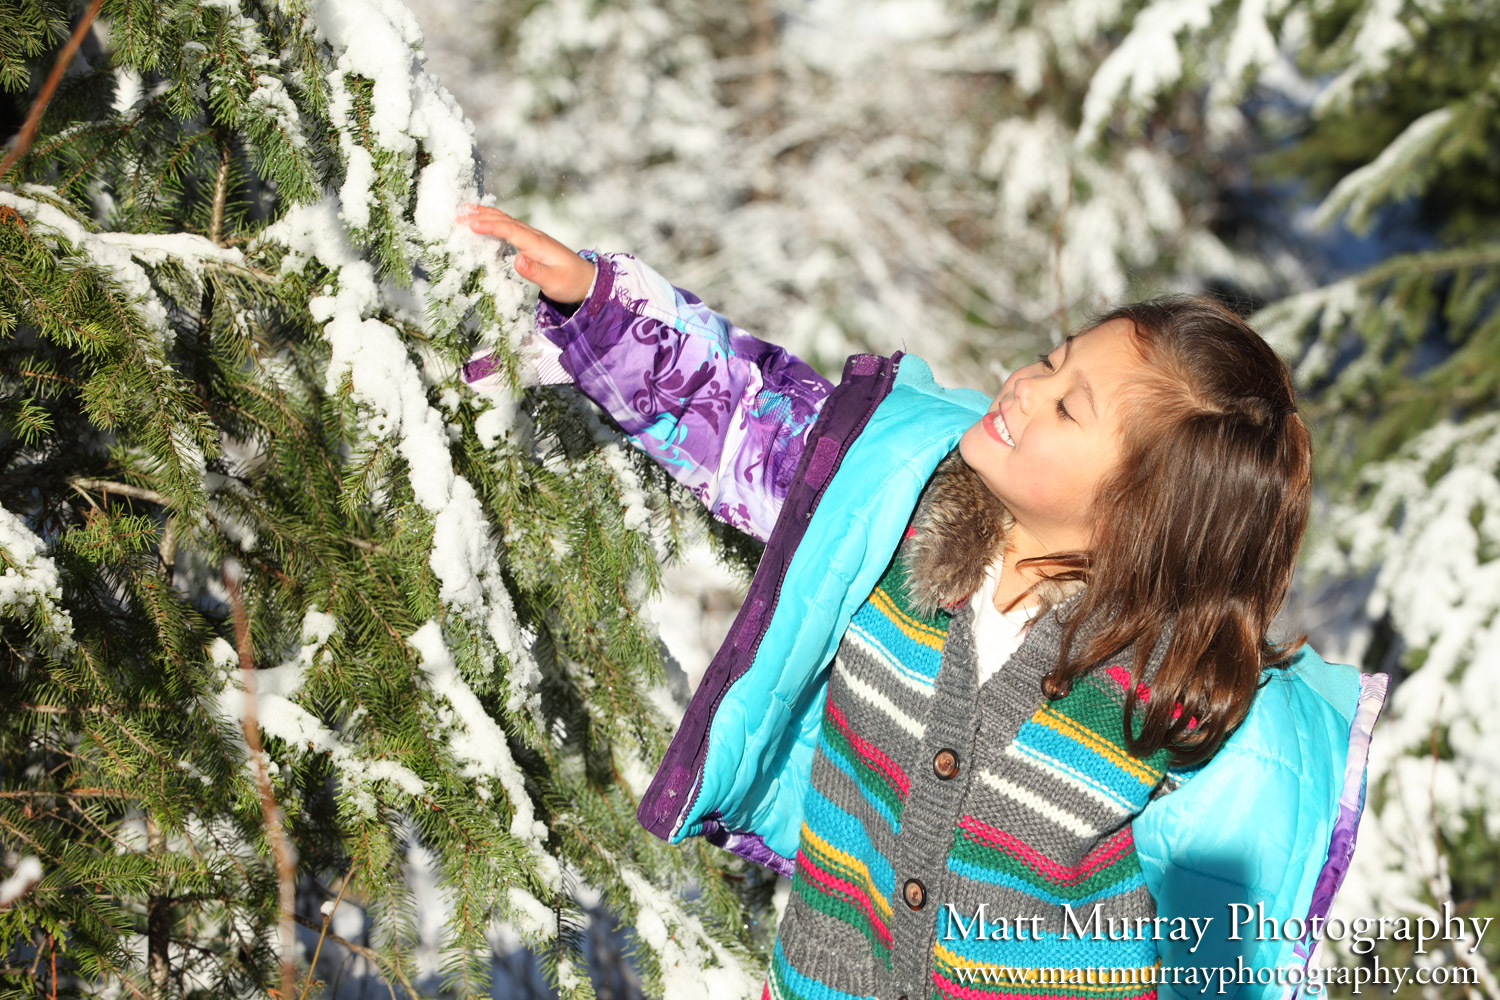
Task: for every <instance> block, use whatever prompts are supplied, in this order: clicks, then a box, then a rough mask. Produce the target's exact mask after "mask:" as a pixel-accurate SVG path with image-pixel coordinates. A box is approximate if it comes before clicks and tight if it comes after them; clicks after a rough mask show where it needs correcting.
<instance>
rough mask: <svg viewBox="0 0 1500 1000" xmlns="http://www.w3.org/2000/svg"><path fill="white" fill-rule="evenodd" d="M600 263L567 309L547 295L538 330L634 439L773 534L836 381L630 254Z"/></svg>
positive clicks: (724, 509) (727, 510) (762, 533)
mask: <svg viewBox="0 0 1500 1000" xmlns="http://www.w3.org/2000/svg"><path fill="white" fill-rule="evenodd" d="M591 256H592V255H591ZM594 263H595V265H596V266H597V268H598V272H597V274H596V275H595V278H594V286H593V288H592V289H591V291H590V293H589V297H588V298H587V299H585V300H584V301H583V303H582V304H581V305H579V306H578V307H577V308H576V309H574V310H573V312H572V314H571V315H567V314H565V313H564V312H563V311H562V310H560V309H559V308H558V307H557V306H556V305H554V304H552V303H550V302H548V301H547V300H546V299H543V300H542V301H541V302H539V303H538V304H537V316H536V327H537V331H538V332H539V333H541V334H542V335H543V336H545V337H546V338H547V339H548V340H550V341H551V342H552V343H553V344H555V345H557V347H558V348H560V349H561V355H560V357H559V358H558V360H559V361H560V362H561V365H562V368H563V369H564V370H565V371H566V372H567V373H568V374H569V375H571V376H572V378H573V380H574V381H575V382H576V383H577V384H578V387H579V388H580V389H582V390H583V392H584V393H585V394H586V395H587V396H588V397H589V398H590V399H592V400H594V402H596V403H598V404H599V405H600V406H601V407H603V408H604V409H605V410H606V411H607V412H608V413H609V415H610V416H611V417H613V418H614V419H615V421H616V422H617V423H618V424H619V425H620V426H621V427H622V428H624V430H625V432H626V433H627V434H629V435H630V440H631V442H632V443H634V444H635V445H636V446H637V447H639V448H640V449H641V450H642V451H644V452H645V453H646V454H648V455H650V456H651V457H652V458H653V459H654V460H655V461H656V462H658V463H659V464H661V465H662V466H663V467H664V468H665V469H666V470H667V471H668V472H669V473H670V474H671V475H672V477H673V478H674V479H676V480H677V481H678V482H680V483H682V484H683V485H685V486H687V487H688V488H689V489H690V490H692V491H693V493H694V495H695V496H697V497H698V499H699V500H701V501H702V502H703V504H704V505H705V506H707V507H708V509H709V511H710V512H711V513H712V514H713V515H714V516H715V517H717V518H719V519H720V520H723V521H727V522H728V523H730V524H732V525H734V526H735V527H737V528H740V529H741V530H743V531H746V532H748V533H750V534H752V535H754V536H756V537H757V538H760V539H762V540H764V539H766V538H767V537H769V535H770V534H771V528H772V527H773V526H774V525H775V523H776V517H777V515H778V514H779V513H780V512H781V504H782V501H783V500H784V499H785V498H786V492H787V487H788V486H789V485H790V484H791V478H792V475H793V473H794V472H795V471H796V468H797V461H798V459H799V458H801V456H802V447H803V443H804V441H805V439H806V436H807V431H808V428H810V427H811V426H812V423H813V421H814V420H815V419H816V418H817V415H818V409H819V407H821V406H822V404H823V400H824V399H825V398H826V397H827V396H828V393H829V392H830V391H831V390H832V388H833V386H832V385H831V384H830V383H829V381H828V380H827V379H825V378H823V376H821V375H819V374H818V373H817V372H816V371H814V370H813V369H812V368H811V367H809V366H808V365H807V364H806V363H805V362H803V361H802V360H800V359H799V358H797V357H794V356H793V355H791V354H789V353H787V352H786V351H785V350H783V349H782V348H780V347H777V346H775V345H773V344H768V343H766V342H765V341H762V340H757V339H756V338H754V337H752V336H750V335H749V334H747V333H745V332H744V331H743V330H741V329H739V328H738V327H736V326H734V325H733V324H732V323H730V322H729V321H728V320H726V319H725V318H724V317H723V316H720V315H719V314H718V313H716V312H714V311H713V310H711V309H709V308H708V307H707V306H705V305H704V304H703V303H702V302H701V301H700V300H699V299H698V297H697V296H695V295H692V294H691V293H689V292H684V291H682V290H681V289H678V288H674V287H673V286H672V284H671V283H670V282H668V281H667V280H666V279H665V278H663V277H662V276H661V275H660V274H658V273H657V272H655V271H654V270H652V269H651V268H649V267H647V266H646V265H644V264H642V263H641V262H640V261H638V260H636V259H635V258H634V257H631V256H629V255H627V254H599V255H597V256H595V257H594Z"/></svg>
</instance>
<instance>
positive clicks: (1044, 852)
mask: <svg viewBox="0 0 1500 1000" xmlns="http://www.w3.org/2000/svg"><path fill="white" fill-rule="evenodd" d="M905 584H906V573H905V569H904V566H903V562H902V558H901V556H900V555H899V554H898V555H897V557H896V558H895V559H893V560H892V562H891V565H890V567H889V568H888V569H887V570H886V572H885V575H884V576H883V577H882V579H881V581H880V583H879V585H878V586H877V587H876V588H875V590H874V592H873V593H872V594H871V595H870V597H869V599H868V600H867V601H866V602H865V603H864V604H863V606H861V607H860V608H859V610H858V611H857V612H856V613H855V615H854V618H853V620H852V621H851V623H850V625H849V628H848V630H847V632H846V633H845V637H844V640H843V642H842V644H841V645H840V647H839V651H838V655H837V656H836V657H835V660H834V667H833V671H832V676H831V679H830V682H829V687H828V695H827V701H826V704H825V708H824V712H823V718H822V729H821V733H820V738H819V741H818V747H817V751H816V755H815V757H814V759H813V764H812V790H811V792H810V793H809V795H808V798H807V802H806V809H805V813H804V821H803V825H802V834H801V840H800V843H799V845H798V849H797V856H796V871H795V874H794V876H793V880H792V897H791V900H790V902H789V904H788V907H787V911H786V914H785V916H784V918H783V920H782V924H781V928H780V930H779V933H778V940H777V944H776V950H775V954H774V958H773V961H772V966H771V970H770V976H769V981H768V983H767V986H766V995H767V996H769V997H774V998H783V997H784V998H794V997H798V998H801V997H805V998H810V1000H811V998H817V1000H822V998H842V997H847V996H861V997H863V996H877V997H897V996H909V997H917V996H923V997H925V996H928V995H929V994H930V995H932V996H938V997H954V998H974V997H989V996H997V997H998V996H1011V997H1016V996H1027V997H1043V996H1045V997H1080V998H1082V997H1090V998H1096V1000H1110V998H1121V1000H1123V998H1135V997H1146V996H1154V995H1155V990H1154V988H1153V987H1152V985H1151V982H1152V970H1153V967H1154V966H1155V964H1156V961H1157V958H1156V946H1155V944H1154V942H1153V940H1152V936H1151V934H1150V931H1149V930H1147V931H1146V933H1145V934H1144V935H1142V936H1139V937H1127V936H1122V937H1120V938H1118V939H1115V940H1110V939H1109V938H1108V937H1107V935H1102V934H1101V939H1096V938H1095V935H1094V933H1093V932H1094V931H1095V930H1100V931H1103V930H1105V929H1108V928H1112V927H1113V928H1122V929H1123V928H1129V929H1134V930H1139V929H1140V928H1142V927H1146V928H1149V927H1150V924H1149V923H1145V924H1143V923H1140V922H1138V921H1141V920H1142V919H1144V920H1146V921H1149V920H1150V918H1152V917H1153V916H1154V915H1155V909H1154V906H1153V904H1152V900H1151V896H1150V894H1149V893H1148V892H1147V890H1146V887H1145V884H1144V882H1143V880H1142V875H1141V868H1140V865H1139V863H1138V862H1137V859H1136V855H1135V851H1134V848H1133V845H1132V841H1131V830H1130V819H1131V817H1132V816H1134V815H1135V814H1136V813H1138V812H1139V811H1140V809H1141V808H1142V807H1143V806H1144V805H1145V803H1146V801H1147V799H1148V798H1150V797H1151V796H1152V795H1153V794H1158V793H1160V792H1161V791H1163V790H1164V789H1165V788H1166V787H1168V785H1169V783H1170V779H1168V778H1167V757H1168V755H1167V753H1166V752H1165V751H1159V752H1157V753H1155V754H1152V755H1151V756H1150V757H1147V758H1145V759H1141V758H1137V757H1134V756H1132V755H1131V754H1130V753H1129V752H1128V751H1127V750H1126V749H1125V748H1124V740H1125V734H1124V728H1123V713H1124V701H1125V698H1124V694H1125V685H1126V684H1127V683H1129V678H1130V669H1129V660H1128V659H1123V660H1121V661H1119V662H1118V663H1115V664H1111V665H1109V666H1108V667H1106V668H1104V669H1102V670H1099V671H1096V672H1095V673H1093V674H1091V675H1089V676H1087V677H1085V678H1083V679H1082V680H1080V681H1079V682H1078V683H1076V684H1075V685H1074V687H1073V690H1072V692H1071V693H1070V694H1068V695H1067V696H1066V697H1063V698H1059V699H1056V700H1053V701H1047V700H1045V699H1044V698H1043V697H1042V695H1041V678H1042V676H1043V675H1044V674H1045V673H1047V672H1048V671H1049V670H1050V669H1051V668H1052V666H1053V665H1054V664H1055V663H1056V656H1057V648H1058V641H1059V635H1060V629H1059V626H1058V619H1057V614H1056V613H1054V614H1052V615H1049V616H1047V617H1046V618H1044V619H1043V620H1042V621H1040V622H1038V623H1037V624H1036V625H1035V626H1034V627H1033V628H1032V629H1031V631H1030V633H1029V634H1028V635H1027V637H1026V639H1025V641H1024V642H1023V644H1022V645H1021V647H1020V649H1018V650H1017V651H1016V653H1015V654H1014V655H1013V656H1012V657H1011V658H1010V660H1009V662H1007V663H1006V664H1005V665H1004V666H1003V667H1002V668H1001V670H1000V671H999V673H997V674H996V675H994V676H993V677H991V678H990V679H989V680H988V681H986V682H985V684H984V685H983V686H982V687H979V688H978V689H976V677H977V674H976V668H975V659H976V651H975V650H974V648H973V644H972V641H971V623H972V611H971V610H970V609H968V608H965V609H964V610H962V611H960V612H959V613H958V614H957V615H956V616H953V617H951V618H950V616H948V615H947V614H945V613H942V612H939V613H938V614H937V615H936V616H934V617H932V618H926V619H923V618H920V617H918V616H917V615H916V613H915V612H914V610H913V607H912V604H913V602H912V601H910V600H909V599H908V596H907V593H906V585H905ZM1096 907H1097V912H1096ZM1080 930H1082V931H1083V932H1084V933H1083V934H1082V935H1080V933H1079V931H1080ZM1101 968H1107V969H1109V970H1114V971H1113V973H1112V976H1105V977H1101V976H1100V975H1099V974H1098V971H1097V970H1099V969H1101ZM1066 970H1072V971H1071V972H1070V971H1066ZM1111 978H1117V979H1118V981H1110V979H1111Z"/></svg>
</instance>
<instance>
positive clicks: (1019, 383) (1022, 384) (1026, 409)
mask: <svg viewBox="0 0 1500 1000" xmlns="http://www.w3.org/2000/svg"><path fill="white" fill-rule="evenodd" d="M1031 382H1032V380H1031V379H1030V378H1028V377H1026V376H1022V377H1021V378H1018V379H1016V390H1015V392H1016V405H1017V406H1018V407H1019V408H1020V410H1021V412H1022V413H1030V412H1031V394H1032V393H1033V392H1034V391H1035V390H1034V389H1033V388H1032V385H1031Z"/></svg>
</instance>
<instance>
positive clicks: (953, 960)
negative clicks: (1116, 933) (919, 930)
mask: <svg viewBox="0 0 1500 1000" xmlns="http://www.w3.org/2000/svg"><path fill="white" fill-rule="evenodd" d="M932 957H933V958H935V959H937V960H938V961H939V962H941V963H942V964H943V965H945V966H947V967H948V968H949V969H957V968H965V969H974V970H976V971H977V970H979V969H993V970H995V973H999V974H1003V976H1004V979H1005V980H1006V981H1008V982H1010V983H1013V984H1015V985H1017V986H1024V987H1028V988H1031V989H1036V988H1038V987H1047V986H1066V987H1067V988H1068V992H1069V993H1118V992H1119V991H1120V988H1121V987H1126V986H1154V985H1156V969H1157V967H1158V966H1160V965H1161V963H1160V962H1155V963H1153V964H1151V965H1143V966H1141V967H1140V968H1135V969H1112V970H1110V973H1111V975H1112V976H1113V977H1114V978H1115V980H1116V981H1115V982H1113V983H1099V982H1095V983H1072V982H1062V983H1059V982H1056V979H1057V978H1059V976H1058V974H1059V973H1060V972H1063V971H1064V970H1063V969H1062V968H1061V967H1057V966H1049V967H1047V968H1046V969H1043V968H1041V967H1025V966H1018V965H1004V964H1000V963H996V962H983V961H979V960H977V959H972V958H964V957H963V956H962V955H959V954H957V953H956V952H952V951H949V950H948V949H947V948H944V947H943V945H942V944H941V943H940V942H935V943H934V944H933V946H932ZM1078 971H1079V972H1080V973H1083V972H1085V971H1092V972H1093V973H1094V978H1095V979H1103V978H1105V977H1104V976H1102V975H1100V972H1101V971H1102V970H1100V969H1098V968H1092V969H1090V970H1084V969H1080V970H1078ZM1043 972H1046V973H1047V975H1048V977H1049V979H1048V980H1045V981H1044V980H1043V978H1042V974H1043ZM1132 977H1133V978H1132ZM996 978H997V979H998V978H999V976H997V977H996ZM1064 978H1065V977H1064ZM994 985H997V986H998V985H1003V984H1002V983H1000V982H995V983H994Z"/></svg>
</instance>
